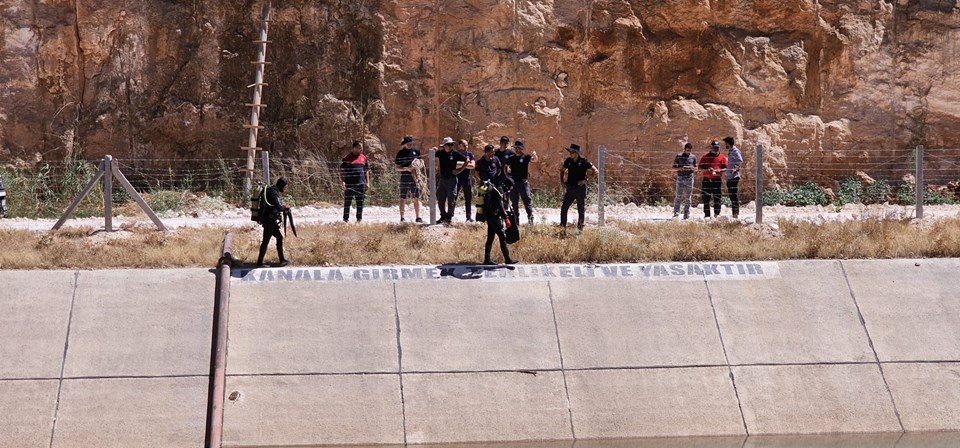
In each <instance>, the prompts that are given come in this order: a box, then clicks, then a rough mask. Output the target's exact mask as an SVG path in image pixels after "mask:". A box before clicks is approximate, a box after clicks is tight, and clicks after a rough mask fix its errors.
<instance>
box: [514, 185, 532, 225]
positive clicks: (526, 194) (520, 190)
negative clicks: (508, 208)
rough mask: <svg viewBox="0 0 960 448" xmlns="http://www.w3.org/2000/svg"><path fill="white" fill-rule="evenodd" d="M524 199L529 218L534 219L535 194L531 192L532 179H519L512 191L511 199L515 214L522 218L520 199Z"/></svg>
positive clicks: (524, 206)
mask: <svg viewBox="0 0 960 448" xmlns="http://www.w3.org/2000/svg"><path fill="white" fill-rule="evenodd" d="M521 199H522V200H523V208H524V209H525V210H526V211H527V220H529V221H533V196H532V195H531V194H530V181H529V180H527V179H519V180H517V181H516V184H515V185H514V186H513V190H511V191H510V201H511V202H513V216H516V217H517V219H520V210H518V209H519V208H520V200H521Z"/></svg>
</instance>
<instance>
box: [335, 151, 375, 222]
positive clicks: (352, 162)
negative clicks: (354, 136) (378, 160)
mask: <svg viewBox="0 0 960 448" xmlns="http://www.w3.org/2000/svg"><path fill="white" fill-rule="evenodd" d="M369 184H370V166H369V165H368V164H367V156H366V155H364V154H363V142H362V141H360V140H354V141H353V147H352V148H351V149H350V152H349V153H348V154H347V155H346V156H345V157H344V158H343V161H342V162H341V163H340V185H341V186H342V187H343V222H347V221H349V219H350V202H351V201H352V200H354V199H355V200H356V201H357V222H360V221H362V220H363V198H364V194H365V193H366V191H367V185H369Z"/></svg>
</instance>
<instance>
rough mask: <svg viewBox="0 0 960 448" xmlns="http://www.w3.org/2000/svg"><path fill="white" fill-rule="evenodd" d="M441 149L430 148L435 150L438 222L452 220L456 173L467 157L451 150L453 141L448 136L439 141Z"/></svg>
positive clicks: (455, 199) (444, 222)
mask: <svg viewBox="0 0 960 448" xmlns="http://www.w3.org/2000/svg"><path fill="white" fill-rule="evenodd" d="M441 145H442V147H443V149H441V150H439V151H437V148H435V147H434V148H431V150H433V151H436V157H437V165H438V170H437V171H438V172H439V173H440V176H439V179H437V207H439V208H440V220H439V221H437V222H438V223H440V224H450V223H451V222H453V212H454V211H455V210H456V205H457V175H459V174H460V172H461V171H463V167H464V165H466V162H467V158H466V157H465V156H464V155H463V154H460V153H459V152H457V151H454V150H453V147H454V145H455V143H454V142H453V139H452V138H450V137H444V138H443V142H441Z"/></svg>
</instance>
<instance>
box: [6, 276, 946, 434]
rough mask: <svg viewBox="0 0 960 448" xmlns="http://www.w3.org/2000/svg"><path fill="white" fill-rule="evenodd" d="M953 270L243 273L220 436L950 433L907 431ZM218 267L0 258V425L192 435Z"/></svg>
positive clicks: (932, 363) (932, 397) (933, 385)
mask: <svg viewBox="0 0 960 448" xmlns="http://www.w3.org/2000/svg"><path fill="white" fill-rule="evenodd" d="M917 264H919V266H918V265H917ZM958 267H960V261H958V260H892V261H888V260H878V261H843V262H836V261H833V262H831V261H813V262H803V261H799V262H797V261H792V262H758V263H704V264H700V263H668V264H658V263H654V264H620V265H610V266H577V265H547V266H543V265H521V266H519V267H518V268H517V269H515V270H504V269H499V270H493V271H485V270H481V269H473V268H470V267H450V266H420V267H358V268H346V267H343V268H341V267H330V268H302V267H300V268H294V269H268V270H255V271H252V272H246V271H239V270H238V271H236V273H235V275H236V278H235V279H234V281H232V282H231V286H232V288H233V299H232V304H231V322H230V332H231V333H230V347H229V359H228V373H229V376H228V389H227V392H228V395H229V394H230V393H232V392H234V391H235V392H237V395H236V397H234V398H235V399H234V400H228V401H227V403H226V405H225V408H226V417H225V421H224V424H225V437H226V440H227V441H228V442H229V444H230V446H246V445H259V446H264V445H276V444H298V445H305V446H309V445H316V444H321V445H323V444H344V443H348V444H369V443H378V444H402V443H403V442H404V440H406V441H407V442H416V443H421V442H431V443H432V442H454V443H467V442H485V441H494V440H531V441H532V440H555V441H557V442H556V443H559V444H561V445H564V444H565V443H567V444H569V445H568V446H572V445H573V444H570V443H569V442H563V440H567V441H569V440H570V439H571V438H573V437H577V438H578V439H580V441H578V442H577V443H576V446H587V445H583V444H588V443H592V442H585V441H584V440H585V439H590V438H609V437H637V436H643V437H650V436H692V435H698V434H704V435H705V434H732V435H734V439H736V438H737V437H742V436H743V434H745V433H749V434H751V435H758V434H760V435H774V434H782V433H791V434H818V433H826V432H882V433H889V434H892V435H894V436H896V437H897V438H896V440H898V441H895V442H893V445H890V446H898V447H903V446H912V445H904V441H907V440H916V441H918V443H926V442H930V444H931V445H930V446H937V447H939V446H951V447H952V446H956V445H957V441H958V440H960V439H958V438H956V437H955V438H951V435H950V434H946V435H945V434H937V438H930V439H926V438H924V437H931V436H921V435H919V434H917V433H914V432H911V431H928V430H944V431H960V409H958V405H957V404H956V403H958V402H960V373H958V372H960V367H958V366H960V359H957V358H960V336H958V333H957V328H958V327H960V307H958V302H957V300H958V298H957V296H958V295H956V294H954V293H953V291H954V290H955V289H957V288H956V286H957V285H956V283H957V280H955V279H954V276H952V274H953V273H954V272H956V270H957V268H958ZM213 280H214V279H213V275H212V274H210V273H209V272H208V271H207V270H202V269H194V270H161V271H119V272H89V271H81V272H68V271H61V272H50V273H46V272H9V271H7V272H0V284H2V285H4V286H5V287H4V288H0V323H2V324H3V325H2V326H0V354H2V358H0V359H2V360H3V361H7V360H12V362H0V431H2V435H3V437H0V440H3V441H2V442H0V443H7V444H8V445H9V444H11V443H12V444H14V445H15V446H38V445H43V446H49V445H50V441H51V434H52V443H53V446H58V447H71V446H93V445H96V446H144V445H150V446H196V445H198V444H199V443H201V442H199V441H202V439H203V420H204V414H205V404H206V399H205V397H206V386H207V378H206V374H207V369H208V367H209V359H208V350H209V347H210V330H211V320H210V319H211V314H212V310H211V308H212V301H213V284H214V282H213ZM861 316H862V317H863V320H862V321H861V319H860V317H861ZM871 342H872V344H871ZM65 350H66V357H65V358H64V351H65ZM874 350H876V351H874ZM61 366H62V367H61ZM61 368H63V369H64V373H63V375H61ZM731 373H732V375H731ZM58 391H59V393H58ZM13 415H16V416H17V417H16V418H13V417H12V416H13ZM371 422H373V423H371ZM901 422H902V426H901ZM904 430H906V431H907V432H906V433H905V434H903V431H904ZM11 434H12V436H11ZM901 436H902V437H901ZM643 440H644V441H643V443H647V442H649V441H650V440H651V439H643ZM682 440H684V441H686V443H691V444H694V443H699V442H696V440H698V439H682ZM713 440H717V439H713ZM739 440H743V439H739ZM756 440H758V439H750V440H747V441H746V443H747V446H760V445H757V443H759V442H756ZM771 440H774V445H773V446H802V445H798V443H803V442H796V440H797V439H795V438H789V437H787V438H779V437H778V438H774V439H771ZM807 440H809V439H807ZM861 440H862V439H861ZM886 440H887V439H886V437H885V436H880V437H879V438H878V439H877V444H878V445H879V446H886V445H885V444H886V442H885V441H886ZM8 441H9V442H8ZM523 445H524V444H519V445H518V446H523ZM526 445H527V446H537V445H542V444H532V445H531V444H526ZM547 445H553V444H552V443H551V444H547ZM0 446H2V445H0ZM631 446H632V445H631ZM636 446H644V445H636ZM647 446H650V445H647ZM693 446H698V445H693ZM700 446H711V445H707V444H704V445H700ZM721 446H723V445H721ZM838 446H842V445H838ZM921 446H922V445H921Z"/></svg>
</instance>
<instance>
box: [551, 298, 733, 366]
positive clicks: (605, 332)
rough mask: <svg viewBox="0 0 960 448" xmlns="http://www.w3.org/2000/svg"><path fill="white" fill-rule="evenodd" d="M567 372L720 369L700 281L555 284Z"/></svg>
mask: <svg viewBox="0 0 960 448" xmlns="http://www.w3.org/2000/svg"><path fill="white" fill-rule="evenodd" d="M551 286H552V291H553V301H554V304H555V306H556V310H557V328H558V331H559V334H560V343H561V346H562V347H563V357H564V366H565V367H567V368H573V369H578V368H598V367H649V366H691V365H721V364H724V363H725V360H724V357H723V347H721V345H720V334H719V332H718V331H717V324H716V321H715V320H714V318H713V310H712V308H711V306H710V301H709V299H708V298H707V290H706V287H705V284H704V282H676V283H675V282H656V283H652V282H651V283H639V284H637V285H636V286H634V287H630V288H625V287H624V285H623V284H622V283H620V282H611V281H606V280H582V281H577V282H554V283H553V284H552V285H551Z"/></svg>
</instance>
